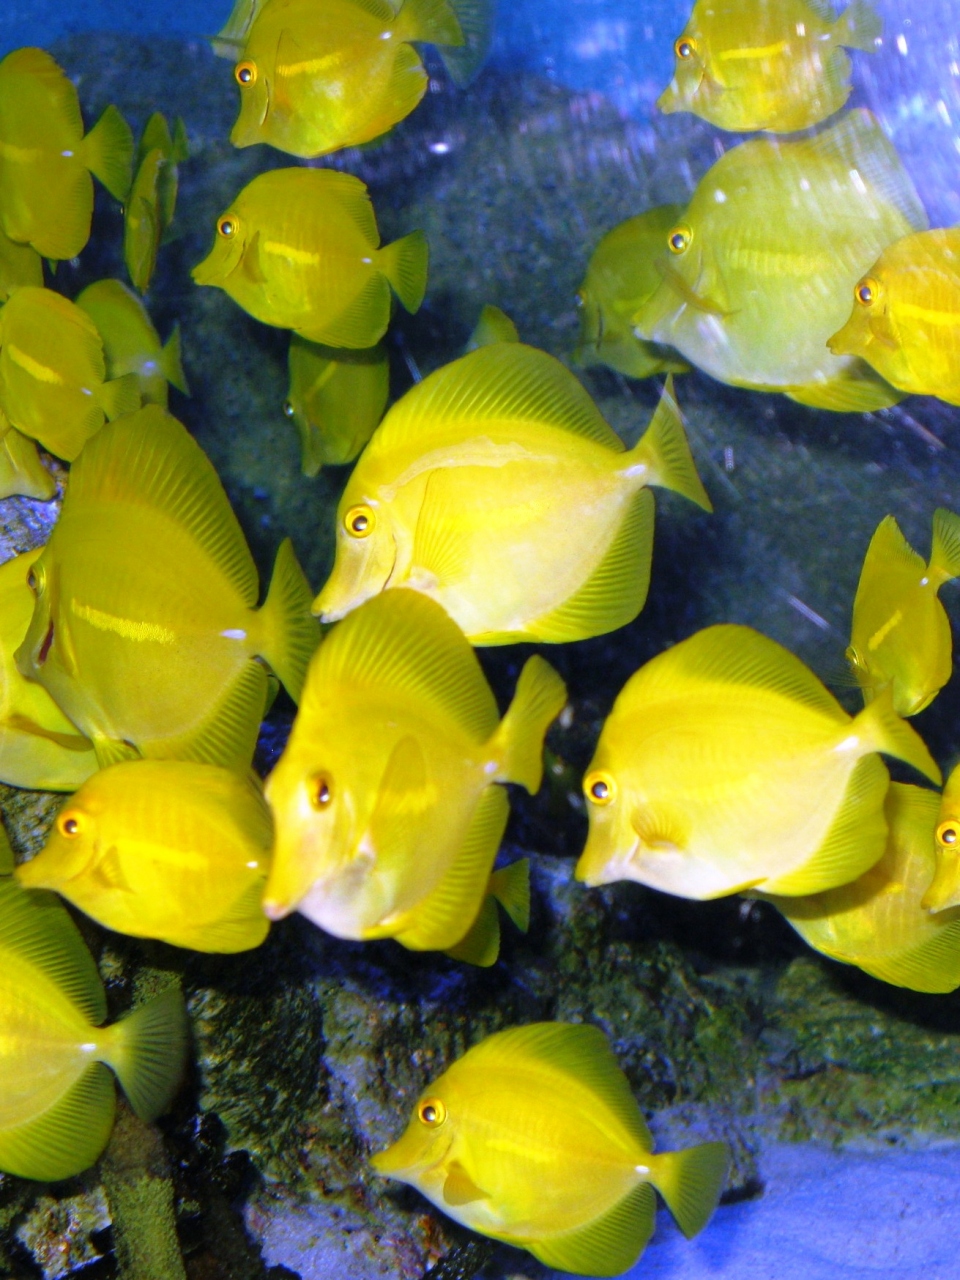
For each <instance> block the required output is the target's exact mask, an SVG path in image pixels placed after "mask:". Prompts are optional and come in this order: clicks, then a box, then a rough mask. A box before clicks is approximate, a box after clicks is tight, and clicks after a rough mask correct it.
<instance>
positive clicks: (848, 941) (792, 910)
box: [770, 782, 960, 992]
mask: <svg viewBox="0 0 960 1280" xmlns="http://www.w3.org/2000/svg"><path fill="white" fill-rule="evenodd" d="M884 809H885V812H886V816H887V822H888V824H889V829H890V830H889V835H888V837H887V847H886V849H885V851H884V854H883V857H882V858H881V859H880V861H879V862H877V863H875V864H874V865H873V866H872V867H871V868H870V870H869V871H865V872H864V873H863V875H862V876H860V877H859V879H857V880H854V881H853V883H852V884H845V885H841V886H839V887H838V888H836V889H829V890H828V891H827V892H826V893H817V894H813V895H812V896H810V897H808V898H771V899H770V901H772V902H773V904H774V905H775V906H776V907H777V908H778V909H779V910H780V911H781V912H782V913H783V915H784V916H785V917H786V918H787V920H789V922H790V923H791V924H792V925H793V927H794V929H796V931H797V933H799V934H800V936H801V938H803V940H804V941H805V942H808V943H809V944H810V946H811V947H815V948H816V950H817V951H822V952H823V954H824V955H826V956H830V957H831V959H833V960H840V961H842V962H843V963H844V964H855V965H856V966H857V967H858V968H860V969H863V970H864V971H865V972H866V973H869V974H872V975H873V977H875V978H880V979H881V981H883V982H889V983H892V984H893V985H894V986H897V987H909V988H910V989H911V990H912V991H930V992H935V991H936V992H944V991H954V990H956V988H957V987H960V909H958V908H957V907H956V906H954V908H953V909H952V910H948V911H943V912H941V913H940V914H937V915H934V914H932V913H931V912H930V911H928V910H927V908H926V902H925V899H924V895H925V893H926V891H927V889H928V888H929V885H930V882H931V879H932V878H933V874H934V869H935V866H936V853H935V849H936V842H935V840H934V830H935V828H936V826H937V815H938V813H939V810H940V796H939V795H938V794H937V792H936V791H925V790H923V789H922V788H920V787H912V786H909V785H906V784H903V783H899V782H892V783H891V784H890V790H889V791H888V792H887V799H886V804H885V806H884Z"/></svg>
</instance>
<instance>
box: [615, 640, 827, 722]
mask: <svg viewBox="0 0 960 1280" xmlns="http://www.w3.org/2000/svg"><path fill="white" fill-rule="evenodd" d="M705 684H726V685H741V686H743V687H745V688H751V689H764V690H766V691H767V692H769V693H772V694H775V695H778V696H779V697H781V698H789V699H790V700H791V701H792V702H797V703H800V704H801V705H802V706H805V707H809V708H811V710H814V711H819V712H821V713H822V714H823V715H826V716H829V717H830V718H831V719H833V720H836V721H837V722H839V723H842V722H844V721H848V720H849V716H848V715H847V713H846V712H845V711H844V709H843V707H841V705H840V703H839V702H837V700H836V698H834V696H833V694H832V693H830V692H829V691H828V690H827V689H826V688H825V687H824V686H823V685H822V684H821V683H820V681H819V680H818V679H817V677H816V676H815V675H814V674H813V672H812V671H811V670H810V668H809V667H807V666H805V665H804V664H803V663H802V662H801V661H800V659H799V658H797V657H795V656H794V655H793V654H792V653H790V652H789V650H787V649H784V647H783V646H782V645H779V644H777V642H776V641H775V640H770V639H768V638H767V637H766V636H764V635H761V634H760V632H759V631H754V630H753V628H752V627H744V626H740V625H738V624H736V623H722V624H720V625H718V626H713V627H706V628H705V629H704V630H703V631H698V632H697V633H696V634H695V635H692V636H691V637H690V638H689V639H688V640H684V641H682V642H681V643H680V644H678V645H675V646H674V647H673V648H672V649H668V650H667V651H666V652H665V653H662V654H660V655H659V656H658V657H656V658H654V659H653V660H652V661H651V662H648V663H647V665H646V666H645V667H641V669H640V671H639V672H637V674H636V676H634V678H633V679H632V680H631V681H630V683H629V684H628V685H627V687H626V689H624V691H623V693H622V694H621V695H620V696H621V698H623V699H624V703H625V704H626V705H627V706H629V705H632V704H634V703H635V702H637V701H641V702H645V701H647V700H648V699H649V698H651V697H653V698H657V699H659V698H662V697H676V696H678V695H679V696H684V695H686V694H688V693H690V692H692V691H694V690H696V689H697V688H698V687H701V686H703V685H705ZM624 695H626V696H624Z"/></svg>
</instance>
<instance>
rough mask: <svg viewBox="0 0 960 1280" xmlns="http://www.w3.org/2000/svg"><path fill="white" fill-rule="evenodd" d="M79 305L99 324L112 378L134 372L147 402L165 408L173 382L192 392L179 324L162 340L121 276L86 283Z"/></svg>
mask: <svg viewBox="0 0 960 1280" xmlns="http://www.w3.org/2000/svg"><path fill="white" fill-rule="evenodd" d="M77 306H78V307H80V308H81V309H82V310H83V311H85V312H86V313H87V315H88V316H89V317H90V319H91V320H92V321H93V323H94V324H95V325H96V326H97V332H98V333H99V334H100V339H101V341H102V343H103V354H104V358H105V360H106V366H107V376H108V377H109V378H122V377H123V376H124V375H125V374H128V373H135V374H136V375H137V380H138V382H139V385H140V396H141V399H142V400H143V403H144V404H158V405H159V406H160V407H161V409H165V408H166V407H167V385H168V383H169V384H170V385H171V386H174V387H176V388H177V390H178V391H182V392H183V393H184V395H189V394H190V390H189V387H188V386H187V379H186V375H185V374H184V372H183V364H182V363H181V359H180V326H179V325H174V328H173V333H172V334H171V335H170V337H169V338H168V339H167V341H166V343H161V341H160V336H159V334H158V333H157V331H156V329H155V328H154V327H153V321H152V320H151V319H150V317H149V315H148V314H147V310H146V308H145V307H144V305H143V303H142V302H141V301H140V299H139V298H138V297H137V296H136V294H134V293H131V291H130V290H129V289H128V288H127V287H126V286H125V285H123V284H121V283H120V281H119V280H98V281H97V282H96V284H90V285H87V287H86V289H84V290H83V292H82V293H81V294H80V295H79V297H78V298H77Z"/></svg>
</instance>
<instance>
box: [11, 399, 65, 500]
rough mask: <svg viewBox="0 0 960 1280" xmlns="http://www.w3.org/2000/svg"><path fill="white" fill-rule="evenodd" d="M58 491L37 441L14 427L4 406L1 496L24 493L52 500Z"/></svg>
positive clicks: (24, 495) (28, 495)
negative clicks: (41, 455) (39, 451)
mask: <svg viewBox="0 0 960 1280" xmlns="http://www.w3.org/2000/svg"><path fill="white" fill-rule="evenodd" d="M56 491H57V485H56V481H55V480H54V478H53V476H52V475H51V474H50V472H49V471H48V470H47V468H46V467H45V466H44V465H43V463H42V462H41V461H40V455H39V453H38V452H37V442H36V440H31V439H30V437H29V436H25V435H24V434H23V432H22V431H18V430H17V429H16V427H12V426H11V425H10V420H9V418H8V417H7V415H6V414H5V413H4V412H3V410H2V409H0V498H10V497H12V496H13V495H14V494H21V495H22V496H23V497H25V498H39V499H40V501H41V502H49V500H50V499H51V498H52V497H53V495H54V494H55V493H56Z"/></svg>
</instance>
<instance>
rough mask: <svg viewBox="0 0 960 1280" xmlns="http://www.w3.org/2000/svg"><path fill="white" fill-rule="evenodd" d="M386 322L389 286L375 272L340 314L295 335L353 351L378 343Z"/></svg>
mask: <svg viewBox="0 0 960 1280" xmlns="http://www.w3.org/2000/svg"><path fill="white" fill-rule="evenodd" d="M389 323H390V285H389V283H388V282H387V277H386V276H385V275H382V274H381V273H380V272H379V271H375V272H374V273H373V274H372V275H371V276H370V278H369V280H367V281H366V283H365V284H363V285H362V286H361V287H360V289H359V290H358V291H357V293H356V294H355V296H354V297H353V299H352V300H351V301H350V302H349V303H348V304H347V306H345V307H344V309H343V310H342V311H340V312H338V313H337V314H336V315H335V316H330V318H329V319H328V320H326V321H325V322H324V323H323V324H318V325H312V324H308V325H303V326H301V327H300V328H299V329H297V333H299V334H300V336H301V337H303V338H307V339H309V341H310V342H319V343H322V344H325V345H326V346H329V347H333V346H336V347H348V348H351V349H356V348H358V347H372V346H373V344H374V343H375V342H379V341H380V339H381V338H382V337H383V335H384V333H385V332H386V330H387V325H388V324H389Z"/></svg>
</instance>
